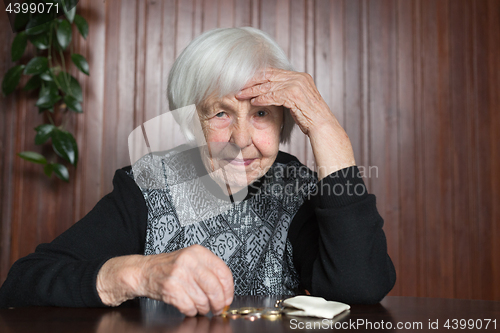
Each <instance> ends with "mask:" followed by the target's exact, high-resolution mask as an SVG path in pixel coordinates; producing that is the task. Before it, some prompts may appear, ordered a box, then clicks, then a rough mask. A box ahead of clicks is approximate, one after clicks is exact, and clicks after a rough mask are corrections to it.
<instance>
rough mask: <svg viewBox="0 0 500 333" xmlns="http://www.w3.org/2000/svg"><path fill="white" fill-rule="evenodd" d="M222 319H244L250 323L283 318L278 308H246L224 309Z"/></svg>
mask: <svg viewBox="0 0 500 333" xmlns="http://www.w3.org/2000/svg"><path fill="white" fill-rule="evenodd" d="M222 317H223V318H229V319H238V318H243V319H246V320H250V321H255V320H257V319H261V318H262V319H266V320H270V321H274V320H278V319H280V318H281V310H280V309H276V308H254V307H248V306H245V307H241V308H238V309H224V311H223V312H222Z"/></svg>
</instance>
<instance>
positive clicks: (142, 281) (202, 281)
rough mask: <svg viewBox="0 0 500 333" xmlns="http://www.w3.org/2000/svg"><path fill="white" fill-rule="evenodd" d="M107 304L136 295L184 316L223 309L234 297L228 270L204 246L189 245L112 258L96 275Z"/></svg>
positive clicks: (116, 303)
mask: <svg viewBox="0 0 500 333" xmlns="http://www.w3.org/2000/svg"><path fill="white" fill-rule="evenodd" d="M97 292H98V293H99V297H100V298H101V300H102V302H103V303H104V304H106V305H110V306H117V305H119V304H121V303H123V302H124V301H126V300H128V299H132V298H135V297H139V296H144V297H149V298H152V299H156V300H161V301H163V302H165V303H169V304H172V305H174V306H175V307H176V308H178V309H179V311H181V312H182V313H183V314H185V315H186V316H195V315H196V314H198V313H200V314H207V313H208V312H209V311H212V313H213V314H219V313H221V312H222V310H223V308H224V306H226V305H230V304H231V302H232V300H233V293H234V283H233V276H232V273H231V270H230V269H229V267H227V265H226V264H225V263H224V261H222V259H220V258H219V257H217V256H216V255H215V254H213V253H212V252H211V251H210V250H208V249H207V248H205V247H203V246H201V245H192V246H189V247H187V248H184V249H181V250H178V251H174V252H171V253H162V254H156V255H149V256H141V255H130V256H123V257H115V258H112V259H110V260H108V261H106V263H105V264H104V265H103V266H102V267H101V269H100V270H99V274H98V275H97Z"/></svg>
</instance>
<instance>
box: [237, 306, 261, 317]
mask: <svg viewBox="0 0 500 333" xmlns="http://www.w3.org/2000/svg"><path fill="white" fill-rule="evenodd" d="M255 310H257V309H256V308H253V307H242V308H239V309H238V313H239V314H240V315H247V314H249V313H251V312H255Z"/></svg>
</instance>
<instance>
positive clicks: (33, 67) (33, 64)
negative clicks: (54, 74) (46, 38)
mask: <svg viewBox="0 0 500 333" xmlns="http://www.w3.org/2000/svg"><path fill="white" fill-rule="evenodd" d="M47 69H49V60H48V59H47V58H46V57H35V58H33V59H31V60H30V62H28V64H27V65H26V68H25V69H24V74H27V75H36V74H40V73H43V72H45V71H46V70H47Z"/></svg>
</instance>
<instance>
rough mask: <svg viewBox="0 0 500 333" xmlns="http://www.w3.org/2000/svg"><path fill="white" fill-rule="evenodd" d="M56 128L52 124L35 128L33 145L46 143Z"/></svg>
mask: <svg viewBox="0 0 500 333" xmlns="http://www.w3.org/2000/svg"><path fill="white" fill-rule="evenodd" d="M55 128H56V127H55V126H54V125H52V124H42V125H40V126H37V127H35V131H36V136H35V144H36V145H41V144H44V143H45V142H47V140H48V139H49V138H50V136H51V134H52V131H53V130H54V129H55Z"/></svg>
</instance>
